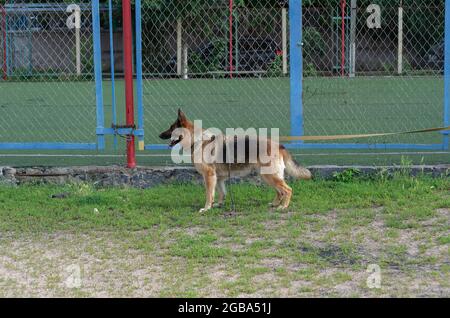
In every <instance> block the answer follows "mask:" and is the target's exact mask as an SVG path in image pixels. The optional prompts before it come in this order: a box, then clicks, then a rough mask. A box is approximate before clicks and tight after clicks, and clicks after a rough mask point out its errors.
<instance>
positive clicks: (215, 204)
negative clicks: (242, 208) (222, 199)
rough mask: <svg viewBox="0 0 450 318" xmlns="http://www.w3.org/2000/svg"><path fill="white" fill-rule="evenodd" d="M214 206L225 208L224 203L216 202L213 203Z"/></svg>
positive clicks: (215, 207)
mask: <svg viewBox="0 0 450 318" xmlns="http://www.w3.org/2000/svg"><path fill="white" fill-rule="evenodd" d="M213 208H214V209H221V208H223V203H214V204H213Z"/></svg>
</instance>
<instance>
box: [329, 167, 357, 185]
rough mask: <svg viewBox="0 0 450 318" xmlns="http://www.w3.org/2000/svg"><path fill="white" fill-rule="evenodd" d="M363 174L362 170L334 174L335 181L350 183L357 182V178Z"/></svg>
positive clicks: (348, 170) (352, 169) (349, 170)
mask: <svg viewBox="0 0 450 318" xmlns="http://www.w3.org/2000/svg"><path fill="white" fill-rule="evenodd" d="M360 174H361V170H359V169H355V168H351V169H347V170H344V171H342V172H335V173H333V180H334V181H337V182H344V183H349V182H352V181H354V180H355V178H356V177H357V176H358V175H360Z"/></svg>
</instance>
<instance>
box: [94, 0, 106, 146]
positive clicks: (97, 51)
mask: <svg viewBox="0 0 450 318" xmlns="http://www.w3.org/2000/svg"><path fill="white" fill-rule="evenodd" d="M92 32H93V41H94V72H95V97H96V103H97V144H98V145H97V148H98V149H99V150H103V149H105V133H104V131H103V130H104V112H103V84H102V48H101V40H100V8H99V0H92Z"/></svg>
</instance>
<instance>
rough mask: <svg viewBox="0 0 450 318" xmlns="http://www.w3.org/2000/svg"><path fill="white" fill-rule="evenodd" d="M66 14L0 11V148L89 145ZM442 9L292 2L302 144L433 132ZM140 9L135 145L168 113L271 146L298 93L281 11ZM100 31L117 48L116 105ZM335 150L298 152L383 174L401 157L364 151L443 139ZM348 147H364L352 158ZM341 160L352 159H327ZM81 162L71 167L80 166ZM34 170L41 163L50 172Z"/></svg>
mask: <svg viewBox="0 0 450 318" xmlns="http://www.w3.org/2000/svg"><path fill="white" fill-rule="evenodd" d="M373 2H375V1H373ZM71 4H72V3H66V2H65V1H64V2H53V1H49V0H45V1H39V0H32V1H30V0H20V1H18V0H16V1H11V0H6V1H5V0H0V143H5V142H95V140H96V139H95V128H96V123H95V117H96V96H95V80H94V60H93V55H94V52H93V26H92V12H91V1H89V0H82V1H78V2H77V5H76V6H71V7H70V8H69V6H70V5H71ZM120 4H121V1H116V0H113V5H114V8H113V12H114V13H113V26H109V25H108V16H107V15H108V12H107V11H108V3H107V2H106V1H102V2H101V8H100V20H101V44H102V67H103V97H104V108H105V112H104V114H105V125H106V127H109V124H110V123H112V122H113V119H112V114H113V112H112V104H113V101H112V100H113V99H116V103H117V106H118V109H117V123H118V124H120V123H123V122H124V120H123V117H124V116H123V115H124V112H125V111H124V106H123V105H124V96H123V93H124V88H123V84H124V83H123V79H122V76H123V75H122V71H123V63H122V59H123V55H122V51H123V50H122V43H121V36H122V35H121V19H120V17H121V7H120ZM444 4H445V1H444V0H433V1H424V0H403V1H400V0H378V1H376V3H372V1H369V0H357V1H355V0H346V1H343V0H303V6H302V8H303V28H302V31H303V39H302V40H303V43H302V50H303V91H302V93H303V128H304V133H305V135H326V134H332V135H335V134H351V133H372V132H393V131H403V130H412V129H421V128H429V127H436V126H442V124H443V121H444V120H443V119H444V111H443V101H444V100H443V97H444V79H443V67H444V49H443V46H444V18H445V17H444V16H445V12H444V11H445V10H444ZM68 9H69V10H68ZM141 10H142V11H141V12H142V21H141V24H142V56H143V64H142V68H143V83H142V88H143V97H144V98H143V104H144V116H143V119H144V128H145V142H146V144H159V143H161V141H160V140H159V139H158V135H159V133H160V132H161V131H163V130H165V129H166V128H167V125H168V124H169V123H170V122H171V121H173V120H174V119H175V116H176V110H177V109H178V108H179V107H181V108H182V109H183V110H184V111H185V112H186V114H187V115H188V116H189V117H190V118H192V119H202V120H203V124H204V126H205V127H218V128H221V129H225V128H228V127H230V128H236V127H242V128H249V127H254V128H260V127H262V128H272V127H274V128H280V134H281V135H284V136H289V135H290V133H291V115H290V90H291V89H298V88H297V87H291V86H290V75H291V74H290V67H291V64H292V63H295V62H296V61H291V60H290V57H289V52H290V43H289V39H290V34H289V29H290V27H291V25H290V21H289V14H290V9H289V1H288V0H258V1H257V0H245V1H243V0H233V1H231V0H208V1H207V0H190V1H181V0H142V7H141ZM77 11H79V12H80V15H79V16H80V19H79V23H80V25H79V26H80V28H77V27H76V24H77V21H76V17H75V14H76V12H77ZM110 27H113V28H114V30H113V35H112V37H111V38H113V39H114V42H115V43H114V44H115V48H114V57H113V59H112V60H113V61H114V62H115V69H114V70H115V71H116V82H115V92H116V95H115V96H114V98H113V96H112V94H111V90H112V85H111V84H112V83H111V81H110V73H111V71H112V68H111V64H110V53H111V51H110V50H111V48H110V40H109V39H110V34H108V33H109V32H108V31H109V28H110ZM135 60H136V59H135ZM297 62H298V61H297ZM345 143H346V144H348V147H341V148H342V149H340V150H336V149H335V150H329V149H320V150H317V149H316V150H302V151H300V152H299V153H300V154H301V155H302V156H308V157H307V158H308V159H311V161H310V163H327V164H343V163H347V164H353V163H357V162H358V163H369V164H372V163H374V162H375V160H374V158H375V157H376V158H381V155H384V158H387V159H386V160H385V161H384V162H383V164H391V163H394V162H399V159H398V158H399V156H401V155H402V152H401V151H400V150H397V149H395V150H389V149H387V148H386V149H378V150H373V149H371V148H370V147H369V146H370V145H372V144H378V145H383V144H401V145H402V147H403V148H405V149H407V150H408V149H409V148H408V147H406V145H409V144H414V145H422V144H426V145H430V144H433V145H439V144H440V143H442V136H441V135H440V134H439V133H434V134H418V135H410V136H394V137H383V138H381V137H379V138H372V139H368V140H350V141H348V142H345ZM357 143H364V144H367V145H368V147H367V148H366V149H365V150H355V148H354V147H353V146H354V145H355V144H357ZM122 144H123V143H119V151H117V150H115V149H113V148H114V147H113V146H112V138H110V137H108V138H107V148H106V151H105V152H103V153H101V154H96V155H101V156H105V157H107V156H109V155H112V156H113V155H117V156H122V155H124V152H123V148H120V146H123V145H122ZM402 147H400V148H402ZM356 148H357V147H356ZM16 152H18V151H16ZM343 152H345V153H351V154H350V155H349V156H347V157H345V158H343V157H340V159H338V157H339V156H341V155H342V153H343ZM437 152H439V154H438V153H437ZM40 153H41V154H42V153H43V154H53V153H52V152H42V151H41V152H40ZM369 153H371V154H369ZM393 153H395V157H394V154H393ZM408 153H409V154H417V156H416V157H414V158H415V159H417V160H415V161H416V162H420V160H421V157H422V156H424V155H426V156H427V159H426V162H433V163H436V162H437V163H448V162H449V155H448V152H447V151H446V150H445V149H443V148H442V150H436V151H434V152H429V153H425V154H424V153H423V152H421V150H417V148H416V149H415V150H408ZM72 154H73V155H80V156H84V155H88V154H87V153H82V152H77V153H72ZM331 154H332V155H331ZM1 155H2V153H1V152H0V157H1ZM139 155H140V156H141V157H140V158H139V159H138V162H139V163H140V164H155V163H161V162H164V163H170V158H169V157H158V156H167V152H156V151H153V152H144V153H140V154H139ZM370 155H372V156H370ZM397 155H398V156H397ZM14 158H17V157H14ZM79 158H80V157H77V158H75V159H73V160H71V161H69V163H68V164H77V163H79V162H82V163H83V164H85V163H86V161H85V160H83V161H81V160H80V159H79ZM102 158H103V157H102ZM102 158H99V157H95V158H94V157H93V158H92V160H91V161H90V162H91V163H94V164H100V163H122V162H123V159H122V157H117V159H114V161H113V160H108V161H106V160H103V159H102ZM148 158H151V159H148ZM155 158H158V159H155ZM160 158H163V159H160ZM360 158H365V159H361V160H359V159H360ZM325 159H326V160H325ZM33 160H34V159H33ZM45 160H47V159H43V160H41V161H40V163H43V164H59V163H60V161H58V160H56V161H52V162H50V161H49V160H47V161H45ZM1 162H2V161H1V160H0V163H1ZM26 162H27V163H30V161H26ZM34 163H35V161H31V164H34ZM307 163H308V161H307ZM376 163H380V162H379V161H376ZM7 164H13V165H16V163H10V162H7Z"/></svg>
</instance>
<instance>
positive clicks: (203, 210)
mask: <svg viewBox="0 0 450 318" xmlns="http://www.w3.org/2000/svg"><path fill="white" fill-rule="evenodd" d="M208 210H210V209H207V208H201V209H200V210H198V213H205V212H206V211H208Z"/></svg>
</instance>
